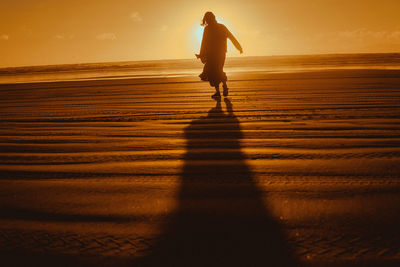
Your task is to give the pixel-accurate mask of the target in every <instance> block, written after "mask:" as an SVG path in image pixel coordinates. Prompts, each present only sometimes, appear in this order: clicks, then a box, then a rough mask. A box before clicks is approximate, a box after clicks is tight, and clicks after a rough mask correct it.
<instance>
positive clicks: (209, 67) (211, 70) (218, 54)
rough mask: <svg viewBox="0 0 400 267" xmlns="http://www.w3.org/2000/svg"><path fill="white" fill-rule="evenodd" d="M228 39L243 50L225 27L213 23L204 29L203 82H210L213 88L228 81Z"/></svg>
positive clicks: (201, 55)
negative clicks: (226, 63)
mask: <svg viewBox="0 0 400 267" xmlns="http://www.w3.org/2000/svg"><path fill="white" fill-rule="evenodd" d="M228 38H229V39H230V40H231V42H232V43H233V44H234V45H235V47H236V48H237V49H238V50H240V51H241V50H242V47H241V46H240V44H239V42H238V41H237V40H236V38H235V37H234V36H233V35H232V33H231V32H230V31H229V30H228V29H227V28H226V27H225V25H223V24H220V23H212V24H209V25H207V26H206V27H205V28H204V32H203V39H202V41H201V48H200V57H201V58H202V61H204V62H205V65H204V69H203V76H204V77H203V78H202V80H208V81H209V82H210V85H211V86H218V85H219V83H221V82H226V80H227V77H226V74H225V72H224V70H223V69H224V64H225V56H226V51H227V39H228Z"/></svg>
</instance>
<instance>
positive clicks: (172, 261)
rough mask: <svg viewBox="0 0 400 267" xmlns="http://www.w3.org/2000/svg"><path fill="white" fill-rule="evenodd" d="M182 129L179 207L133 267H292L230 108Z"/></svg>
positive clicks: (217, 108)
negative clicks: (160, 233) (243, 146)
mask: <svg viewBox="0 0 400 267" xmlns="http://www.w3.org/2000/svg"><path fill="white" fill-rule="evenodd" d="M224 100H225V104H226V111H227V112H224V111H223V110H222V105H221V101H220V100H217V102H216V106H215V107H214V108H212V109H211V110H210V111H209V112H208V114H207V116H204V117H201V118H200V119H197V120H193V121H192V122H191V123H190V125H189V126H188V127H186V128H185V138H186V153H185V155H184V165H183V168H182V174H181V181H180V188H179V192H178V195H177V197H178V208H177V210H176V211H175V212H174V214H172V216H171V218H170V221H169V223H168V224H166V225H165V226H164V231H165V232H164V235H162V236H160V238H159V240H158V241H157V242H156V243H155V244H154V247H153V248H152V253H151V254H150V255H148V256H147V257H145V258H143V259H141V260H139V261H138V262H135V263H137V264H136V265H137V266H176V267H180V266H185V267H186V266H296V264H295V262H294V261H293V259H292V258H291V255H290V252H289V250H288V249H287V247H286V244H285V237H284V235H283V233H282V230H281V228H280V226H279V223H278V222H276V221H275V219H274V218H273V217H272V216H270V214H269V212H268V210H267V209H266V207H265V203H264V199H265V198H266V195H265V193H264V192H262V191H260V190H259V188H258V187H257V185H256V181H255V180H254V176H253V173H252V172H251V170H250V168H249V166H248V165H247V164H246V157H245V155H244V154H243V152H242V150H241V144H240V140H241V139H242V138H243V134H242V131H241V129H240V123H239V120H238V119H237V117H236V115H235V114H234V111H233V106H232V104H231V102H230V101H229V99H228V98H225V99H224Z"/></svg>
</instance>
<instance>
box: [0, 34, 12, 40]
mask: <svg viewBox="0 0 400 267" xmlns="http://www.w3.org/2000/svg"><path fill="white" fill-rule="evenodd" d="M9 39H10V36H9V35H7V34H1V35H0V40H3V41H8V40H9Z"/></svg>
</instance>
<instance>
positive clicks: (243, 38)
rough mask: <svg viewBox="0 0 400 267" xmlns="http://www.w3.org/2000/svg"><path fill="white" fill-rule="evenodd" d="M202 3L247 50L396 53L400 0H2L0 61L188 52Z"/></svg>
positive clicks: (173, 55) (32, 62)
mask: <svg viewBox="0 0 400 267" xmlns="http://www.w3.org/2000/svg"><path fill="white" fill-rule="evenodd" d="M208 10H210V11H213V12H214V13H215V14H216V16H217V20H219V21H222V22H223V23H225V24H226V25H227V26H228V28H229V29H230V30H231V31H232V33H233V34H234V35H235V36H236V37H237V39H238V40H239V42H240V43H241V44H242V46H243V48H244V55H248V56H257V55H281V54H317V53H353V52H400V16H399V14H398V11H399V10H400V1H399V0H347V1H346V0H301V1H300V0H222V1H217V0H198V1H192V0H164V1H163V0H142V1H137V0H129V1H128V0H114V1H110V0H84V1H82V0H57V1H54V0H13V1H8V0H4V1H1V2H0V15H1V21H0V67H7V66H22V65H43V64H62V63H79V62H103V61H126V60H144V59H166V58H169V59H170V58H191V57H193V54H194V53H195V52H197V50H198V48H199V42H200V38H199V37H200V35H201V27H200V26H199V23H200V20H201V18H202V16H203V14H204V12H205V11H208ZM229 54H230V55H231V56H235V55H238V53H237V52H236V51H234V49H233V48H232V46H231V47H230V51H229Z"/></svg>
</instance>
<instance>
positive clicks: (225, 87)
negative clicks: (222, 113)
mask: <svg viewBox="0 0 400 267" xmlns="http://www.w3.org/2000/svg"><path fill="white" fill-rule="evenodd" d="M222 88H224V91H223V95H224V96H228V94H229V88H228V85H227V84H226V80H225V81H223V82H222Z"/></svg>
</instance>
